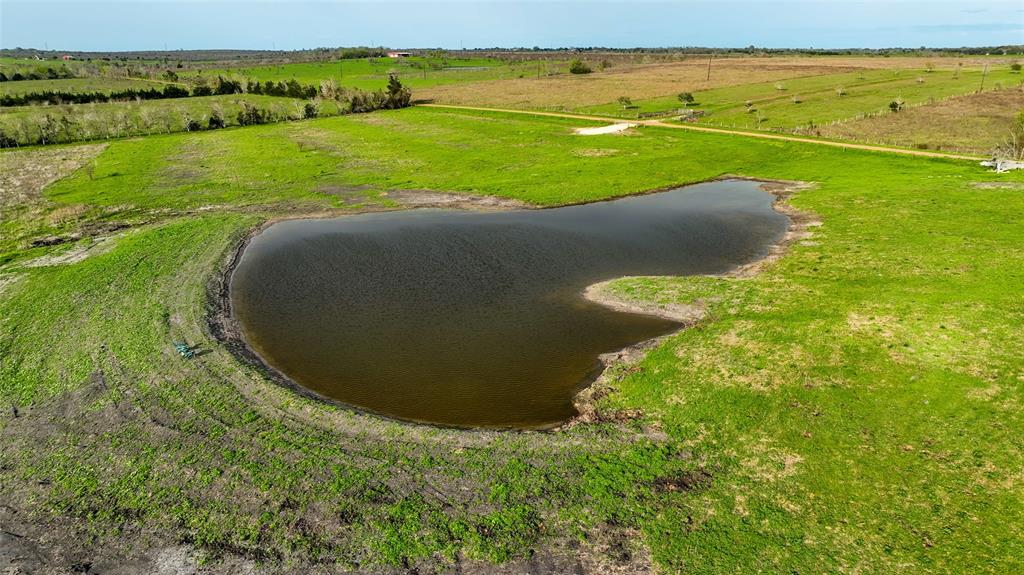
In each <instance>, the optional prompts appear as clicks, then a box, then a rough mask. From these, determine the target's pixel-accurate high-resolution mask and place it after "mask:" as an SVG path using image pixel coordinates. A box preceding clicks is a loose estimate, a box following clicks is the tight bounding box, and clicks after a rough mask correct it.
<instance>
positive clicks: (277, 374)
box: [206, 174, 819, 431]
mask: <svg viewBox="0 0 1024 575" xmlns="http://www.w3.org/2000/svg"><path fill="white" fill-rule="evenodd" d="M722 180H745V181H753V182H760V183H761V186H760V187H761V190H762V191H764V192H767V193H769V194H771V195H772V196H773V197H774V201H773V203H772V209H774V210H775V211H776V212H778V213H781V214H783V215H785V216H787V217H788V219H789V225H788V227H787V230H786V232H785V234H784V235H783V237H782V239H780V240H779V241H777V242H775V243H773V244H771V245H770V246H768V253H767V254H766V255H765V256H764V257H761V258H758V259H756V260H754V261H752V262H748V263H746V264H741V265H739V266H737V267H736V268H734V269H732V270H730V271H727V272H725V273H722V274H716V276H715V277H737V278H743V277H751V276H754V275H756V274H757V273H758V272H759V271H760V270H761V269H762V268H763V267H765V266H766V265H768V264H769V263H771V262H774V261H776V260H778V259H779V258H780V257H782V256H783V255H784V254H785V253H786V251H787V250H788V248H789V246H790V245H792V243H793V242H795V241H797V240H800V239H804V238H807V237H809V236H810V232H809V228H811V227H813V226H815V225H819V222H818V220H817V219H816V218H815V217H814V216H812V215H811V214H809V213H806V212H802V211H800V210H797V209H796V208H794V207H792V206H791V205H789V204H788V203H787V202H786V200H787V199H788V198H789V197H790V196H791V195H793V194H794V193H796V192H798V191H801V190H805V189H808V188H810V187H812V184H810V183H807V182H797V181H785V180H767V179H761V178H751V177H746V176H738V175H731V174H724V175H721V176H717V177H715V178H710V179H707V180H702V181H698V182H690V183H685V184H674V185H670V186H663V187H659V188H654V189H650V190H645V191H643V192H639V193H636V194H628V195H623V196H613V197H609V198H601V199H598V200H593V201H585V202H574V203H567V204H559V205H555V206H533V205H530V204H527V203H525V202H520V201H518V200H512V199H507V198H499V197H495V196H483V195H481V196H475V195H469V194H465V195H463V194H452V193H441V192H434V191H428V190H423V191H417V190H407V191H404V192H400V193H399V194H401V193H405V194H412V196H409V197H408V199H409V200H411V201H408V202H403V204H402V205H401V206H400V207H397V208H392V207H383V206H381V207H373V208H365V209H358V210H351V209H349V210H323V211H318V212H309V213H303V214H287V215H281V216H274V217H270V218H268V219H267V220H265V221H264V222H262V223H260V224H259V225H257V226H255V227H253V228H251V229H249V230H248V231H246V232H245V233H243V234H241V236H240V238H239V239H238V240H236V241H237V243H234V244H233V245H231V246H230V247H229V248H228V249H227V250H226V254H225V256H224V258H223V259H222V264H221V265H220V266H219V267H218V269H216V270H215V271H214V273H213V275H212V276H211V278H210V280H209V281H208V282H207V287H206V295H207V297H206V328H207V331H208V334H209V335H210V337H212V338H213V339H215V340H216V341H217V342H219V343H220V344H221V345H223V346H224V347H225V348H226V349H227V350H228V351H229V352H230V353H231V354H232V355H233V356H234V357H235V358H236V359H237V360H238V361H239V362H241V363H242V364H243V365H245V366H248V367H250V368H253V369H255V370H256V371H257V372H259V373H260V374H262V375H263V376H264V377H266V378H267V379H269V380H270V381H272V382H273V383H275V384H277V385H278V386H280V387H283V388H285V389H288V390H290V391H292V392H294V393H296V394H297V395H299V396H301V397H305V398H308V399H312V400H315V401H317V402H321V403H324V404H327V405H331V406H334V407H338V408H341V409H344V410H347V411H351V412H355V413H360V414H367V415H372V416H374V417H379V418H382V419H385V420H388V421H393V422H398V423H403V424H406V425H425V426H430V427H435V428H441V429H458V430H463V431H557V430H563V429H568V428H570V427H573V426H575V425H579V424H583V423H600V422H605V421H612V420H617V419H621V418H619V417H612V418H607V417H602V416H601V414H599V413H598V411H597V409H596V401H597V400H598V399H600V398H601V397H603V396H604V395H607V394H608V393H609V392H611V391H612V390H613V389H614V386H613V385H612V380H613V376H612V373H611V372H612V371H613V370H614V368H616V367H618V366H620V365H624V364H627V365H628V364H632V363H636V362H638V361H640V360H641V359H643V357H644V356H645V355H646V353H647V351H648V350H650V349H653V348H654V347H657V346H658V345H659V344H661V343H662V342H664V341H665V340H667V339H669V338H671V337H673V336H675V335H677V334H678V333H680V332H681V331H682V330H684V329H687V328H690V327H692V326H694V325H695V324H697V323H698V322H700V321H701V320H702V319H704V317H705V313H704V306H703V304H702V303H700V302H694V303H693V304H690V305H672V306H662V305H658V304H654V303H650V304H645V303H643V302H634V301H626V300H623V299H621V298H618V297H616V296H614V295H612V294H611V293H609V292H608V290H606V289H605V288H606V287H607V286H608V285H609V284H610V283H612V282H615V281H618V280H621V279H624V278H625V277H630V276H622V277H618V278H613V279H610V280H606V281H603V282H599V283H596V284H593V285H591V286H588V287H587V288H586V289H585V290H584V293H583V296H584V297H585V298H587V299H589V300H590V301H593V302H595V303H598V304H601V305H604V306H607V307H610V308H612V309H615V310H618V311H625V312H629V313H639V314H646V315H656V316H659V317H663V318H666V319H670V320H673V321H676V322H679V324H680V326H679V328H678V329H675V330H672V331H671V332H669V333H666V334H664V335H661V336H658V337H655V338H652V339H648V340H644V341H642V342H638V343H636V344H633V345H630V346H627V347H625V348H623V349H621V350H618V351H615V352H610V353H605V354H602V355H600V356H599V358H598V359H599V364H598V365H597V366H596V367H595V370H594V372H593V373H592V374H591V376H590V377H588V378H586V379H584V380H583V381H582V382H580V385H579V386H578V387H577V388H576V391H575V392H574V396H573V405H574V407H575V408H576V411H577V415H575V416H574V417H572V418H570V419H568V420H566V421H564V422H561V423H558V424H555V425H547V426H539V427H533V428H529V427H527V428H520V427H477V426H457V425H444V424H438V423H435V422H429V421H416V420H411V419H402V418H396V417H392V416H390V415H387V414H384V413H380V412H377V411H374V410H370V409H366V408H362V407H358V406H355V405H351V404H348V403H344V402H342V401H338V400H336V399H332V398H330V397H326V396H324V395H321V394H319V393H317V392H315V391H312V390H310V389H308V388H306V387H304V386H302V385H300V384H298V383H296V382H295V381H293V380H292V379H291V378H289V377H288V376H287V375H285V374H284V373H283V372H281V371H280V370H278V369H276V368H274V367H273V366H271V365H270V364H268V363H267V362H266V361H265V360H264V359H263V358H262V357H261V356H260V355H259V354H258V353H256V351H255V350H253V349H252V347H251V346H249V344H248V343H247V342H246V341H245V339H244V337H243V336H242V330H241V327H240V325H239V324H238V321H237V319H236V318H235V317H234V314H233V312H232V307H231V277H232V275H233V274H234V271H235V268H236V267H237V266H238V263H239V262H240V261H241V258H242V254H243V253H244V252H245V249H246V248H247V247H248V246H249V243H250V242H251V241H252V239H253V238H255V237H256V236H258V235H259V234H260V233H262V232H263V231H264V230H266V229H267V228H268V227H270V226H272V225H274V224H276V223H279V222H282V221H287V220H297V219H319V218H325V219H326V218H337V217H344V216H346V215H357V214H360V213H369V212H388V211H400V210H402V211H404V210H410V209H421V208H446V209H460V210H477V211H506V210H514V209H530V210H545V209H557V208H563V207H567V206H573V205H582V204H591V203H600V202H610V201H615V200H619V199H623V198H627V197H635V196H642V195H649V194H656V193H661V192H665V191H669V190H675V189H679V188H684V187H688V186H693V185H697V184H703V183H708V182H716V181H722ZM420 194H422V195H425V196H426V201H422V198H415V197H414V196H415V195H420ZM666 277H686V276H666Z"/></svg>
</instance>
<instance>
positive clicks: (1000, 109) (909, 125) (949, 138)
mask: <svg viewBox="0 0 1024 575" xmlns="http://www.w3.org/2000/svg"><path fill="white" fill-rule="evenodd" d="M1021 113H1024V90H1021V89H1020V88H1010V89H1004V90H993V91H991V92H984V93H981V94H971V95H968V96H959V97H955V98H948V99H946V100H943V101H941V102H936V103H934V104H927V105H924V106H915V107H912V108H909V109H907V110H904V111H902V112H900V113H899V114H882V115H878V116H873V117H870V118H864V119H861V120H853V121H849V122H842V123H838V124H831V125H827V126H822V127H821V128H820V133H821V135H822V136H825V137H828V138H836V139H841V140H855V141H861V142H876V143H881V144H888V145H896V146H905V147H915V148H922V149H932V150H950V151H957V152H972V153H979V154H987V153H989V152H991V150H992V149H994V148H995V147H996V146H998V145H1000V144H1002V143H1003V142H1005V141H1006V140H1007V139H1008V138H1009V137H1010V130H1011V128H1012V126H1013V123H1014V121H1015V120H1016V118H1018V117H1019V115H1020V114H1021Z"/></svg>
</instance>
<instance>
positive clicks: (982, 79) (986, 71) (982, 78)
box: [978, 62, 988, 92]
mask: <svg viewBox="0 0 1024 575" xmlns="http://www.w3.org/2000/svg"><path fill="white" fill-rule="evenodd" d="M985 76H988V63H987V62H986V63H985V69H984V70H982V71H981V87H980V88H978V92H981V91H982V90H984V89H985Z"/></svg>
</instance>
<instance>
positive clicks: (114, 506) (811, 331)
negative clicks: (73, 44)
mask: <svg viewBox="0 0 1024 575" xmlns="http://www.w3.org/2000/svg"><path fill="white" fill-rule="evenodd" d="M585 125H592V123H588V122H581V121H579V120H571V119H559V118H538V117H528V116H522V115H512V114H501V113H490V112H468V111H453V110H440V109H427V108H413V109H408V110H401V111H390V112H378V113H374V114H365V115H352V116H343V117H336V118H325V119H317V120H311V121H304V122H297V123H288V124H284V123H282V124H274V125H266V126H255V127H250V128H245V129H229V130H218V131H209V132H202V133H194V134H172V135H156V136H150V137H147V138H139V139H129V140H119V141H114V142H111V143H110V144H107V145H95V146H89V147H55V148H45V149H32V150H20V151H6V152H3V153H0V162H2V164H0V167H2V168H3V169H2V170H0V173H3V174H4V175H5V177H6V176H7V175H9V174H18V175H19V177H18V178H15V179H14V180H10V181H9V180H6V179H5V180H4V185H3V193H4V194H5V195H9V194H17V198H18V199H17V202H16V203H15V204H14V205H16V206H17V207H16V208H14V209H11V210H5V215H4V222H3V227H2V228H0V230H2V232H3V233H2V234H0V253H2V255H0V286H2V288H0V318H3V320H2V321H0V349H3V351H4V361H3V362H0V400H2V401H3V403H4V404H6V405H11V406H15V407H16V408H17V410H18V413H19V416H18V417H2V418H0V441H2V443H3V445H4V446H5V449H4V450H0V489H2V491H3V493H4V494H5V501H4V505H5V507H3V508H2V509H0V513H3V514H4V515H2V517H3V518H4V519H5V528H6V529H10V530H12V531H14V532H17V533H19V535H23V536H25V537H29V538H37V539H38V538H42V537H43V536H44V535H45V541H46V544H47V545H48V546H49V547H48V549H47V551H48V552H50V553H52V554H53V556H59V557H81V556H84V555H88V556H89V557H90V559H91V561H92V563H93V565H94V566H95V568H96V570H97V571H100V570H101V567H102V566H103V565H105V564H107V565H113V564H121V563H123V562H125V561H127V560H131V559H138V558H139V557H141V555H140V554H143V553H144V551H143V550H144V549H147V548H164V546H177V545H182V544H184V545H186V546H187V547H188V548H189V549H198V550H199V552H200V554H201V555H202V558H203V560H204V562H205V567H204V568H209V569H212V570H217V569H220V570H222V571H225V572H227V571H229V570H231V569H235V568H236V567H238V566H239V564H240V563H241V564H242V566H243V567H246V568H248V567H250V566H253V564H254V563H256V562H260V563H263V564H265V565H268V566H269V567H270V569H271V570H275V569H279V570H288V571H316V570H330V569H364V570H369V571H375V570H383V569H389V568H390V569H403V570H410V569H419V570H420V571H421V572H422V571H429V570H442V569H451V570H455V569H462V570H464V571H471V570H473V569H475V568H478V567H479V564H478V563H477V562H481V561H513V562H518V563H517V564H516V566H513V567H510V570H511V571H513V572H514V571H516V570H519V571H526V570H527V569H528V568H530V567H529V566H530V564H531V563H529V562H530V561H533V562H537V561H546V560H548V559H549V558H551V557H562V558H568V559H565V561H567V563H566V565H568V567H566V569H571V568H572V565H576V563H575V562H576V561H580V562H585V563H586V564H587V565H601V566H603V568H604V569H606V570H610V569H613V568H614V569H618V570H620V571H623V572H646V571H650V570H652V569H658V570H661V571H664V572H687V573H723V572H749V571H756V570H760V571H765V572H874V573H894V572H906V573H910V572H914V573H918V572H957V571H959V572H978V573H981V572H985V573H1011V572H1019V571H1021V570H1022V569H1024V564H1022V557H1024V546H1022V545H1024V544H1022V541H1024V539H1022V538H1021V533H1020V527H1019V526H1020V525H1022V524H1024V505H1022V504H1021V501H1024V481H1022V480H1021V476H1020V469H1021V461H1022V459H1024V443H1022V440H1021V437H1020V434H1019V433H1018V430H1019V429H1021V427H1022V425H1024V415H1022V411H1021V409H1020V405H1021V401H1022V400H1024V396H1022V394H1024V390H1022V387H1021V380H1022V378H1024V357H1022V356H1021V354H1020V353H1019V346H1018V345H1017V343H1018V342H1019V341H1021V340H1022V338H1024V304H1022V302H1024V297H1022V296H1024V294H1022V291H1021V290H1022V287H1021V286H1022V285H1024V276H1022V271H1021V270H1024V251H1022V249H1021V246H1022V245H1024V226H1022V223H1021V221H1020V218H1019V217H1017V214H1019V213H1021V211H1022V210H1024V174H1021V173H1019V172H1018V173H1011V174H1006V175H996V174H994V173H992V172H990V171H986V170H984V169H982V168H981V167H979V166H978V165H977V164H976V163H974V162H963V161H952V160H940V159H925V158H917V157H906V156H899V155H892V154H884V153H877V152H865V151H854V150H843V149H839V148H830V147H823V146H817V145H813V144H803V143H792V142H781V141H767V140H758V139H751V138H744V137H742V136H736V135H723V134H707V133H693V132H687V131H682V130H672V129H667V128H657V127H643V128H639V129H635V130H632V131H630V132H627V133H624V134H611V135H602V136H578V135H575V134H574V133H573V128H577V127H580V126H585ZM55 154H56V156H55ZM724 174H733V175H744V176H749V177H758V178H772V179H781V180H796V181H802V182H808V183H809V184H810V187H807V188H805V189H803V190H802V191H799V192H797V193H796V194H795V195H794V196H792V197H791V198H790V199H788V200H786V202H787V205H789V206H791V207H792V208H795V209H797V210H800V211H801V213H803V214H804V219H802V220H801V221H802V223H803V224H804V225H805V226H806V227H805V228H804V229H803V230H802V231H803V232H805V234H804V235H801V236H800V237H798V238H797V239H796V241H794V243H792V244H791V245H790V246H789V248H788V251H787V252H786V254H785V255H784V256H783V257H782V258H781V259H778V260H777V261H775V262H774V263H772V264H770V265H768V266H767V267H765V268H764V269H763V270H762V271H761V272H760V274H758V275H756V276H753V277H750V278H745V279H740V278H730V277H684V278H637V279H625V280H621V281H618V282H615V283H613V284H611V286H610V287H609V288H608V289H609V290H611V291H612V292H613V293H614V294H617V295H618V296H619V297H621V298H624V299H627V300H634V301H639V302H645V303H646V304H650V303H652V302H653V303H654V304H662V305H674V304H693V303H699V304H700V305H703V306H704V307H705V309H706V311H707V316H706V319H705V320H703V321H702V322H700V323H699V324H698V325H696V326H694V327H693V328H691V329H686V330H683V331H682V332H680V333H678V334H676V335H673V336H671V337H670V338H668V339H666V340H664V341H663V342H661V343H660V344H659V345H658V346H656V347H655V348H654V349H652V350H651V351H650V352H649V353H648V355H647V356H646V358H645V359H643V360H642V361H640V362H639V363H638V364H635V365H632V366H619V367H617V368H615V369H614V370H613V372H612V374H613V377H611V378H610V379H609V382H610V383H609V388H608V389H607V390H602V393H601V394H600V395H601V399H599V401H598V402H597V404H596V408H597V413H598V417H596V422H593V423H585V424H580V425H577V426H574V427H571V428H569V429H566V430H562V431H559V432H555V433H517V434H505V433H500V432H474V433H466V432H459V431H454V430H444V429H433V428H425V427H421V426H415V425H407V424H401V423H396V422H392V421H387V420H383V419H379V418H376V417H372V416H367V415H361V414H357V413H354V412H351V411H348V410H344V409H339V408H335V407H331V406H328V405H323V404H320V403H317V402H314V401H311V400H307V399H304V398H301V397H299V396H296V395H295V394H293V393H292V392H291V391H289V390H286V389H283V388H280V387H277V386H275V385H274V384H272V383H271V382H269V381H268V380H267V379H266V378H265V377H264V376H263V375H262V374H260V373H259V372H258V371H255V370H253V369H250V368H248V367H246V366H244V365H243V364H241V363H240V362H239V361H238V360H237V359H236V358H235V357H234V356H233V355H231V353H229V352H228V351H227V350H226V349H225V348H224V347H222V346H221V345H220V344H219V343H218V342H217V341H216V340H215V339H213V338H212V337H211V336H210V335H209V332H208V330H207V320H206V314H207V313H208V311H207V310H208V306H209V300H208V292H207V290H208V288H209V286H210V282H211V280H214V281H215V280H216V278H218V277H219V273H220V271H221V270H222V266H223V264H224V262H225V259H226V257H227V256H228V254H230V253H231V251H232V249H233V248H234V246H236V245H237V243H238V242H239V241H240V240H241V239H242V238H243V237H244V236H245V234H246V233H247V232H248V231H249V230H251V229H252V228H254V227H255V226H258V225H259V224H260V223H262V222H265V221H266V220H268V219H270V218H280V217H294V216H298V215H302V214H316V215H327V214H343V213H349V212H354V211H359V210H366V209H391V208H395V207H399V206H400V203H399V202H397V201H396V200H395V199H394V198H395V197H396V196H395V195H394V192H395V190H405V191H406V193H413V194H415V193H416V192H412V191H414V190H421V191H422V190H434V191H446V192H455V193H461V194H467V195H493V196H500V197H505V198H515V199H520V200H524V201H527V202H530V203H532V204H536V205H538V206H551V205H559V204H566V203H575V202H581V201H593V200H601V199H606V198H610V197H615V196H621V195H626V194H634V193H639V192H644V191H649V190H653V189H659V188H664V187H667V186H674V185H679V184H683V183H687V182H695V181H701V180H706V179H709V178H714V177H718V176H722V175H724ZM21 175H24V176H21ZM29 175H39V177H38V178H31V177H28V176H29ZM54 179H56V181H55V182H54V183H52V184H50V185H48V186H46V185H44V184H45V183H46V182H47V181H49V180H54ZM806 233H810V234H812V235H806ZM41 239H47V241H42V242H40V241H38V240H41ZM174 341H186V342H188V343H189V344H191V345H196V346H198V347H199V349H201V350H202V355H200V356H199V357H197V358H195V359H193V360H184V359H182V358H180V357H178V356H177V354H176V352H175V350H174V347H173V346H172V343H173V342H174ZM605 392H607V393H605ZM11 510H13V511H11ZM76 560H77V559H76ZM139 560H142V559H139ZM70 563H71V561H68V564H70ZM652 565H653V566H652Z"/></svg>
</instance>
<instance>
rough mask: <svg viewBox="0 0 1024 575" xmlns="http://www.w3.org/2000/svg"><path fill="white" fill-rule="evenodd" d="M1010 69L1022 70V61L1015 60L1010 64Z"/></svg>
mask: <svg viewBox="0 0 1024 575" xmlns="http://www.w3.org/2000/svg"><path fill="white" fill-rule="evenodd" d="M1010 70H1012V71H1014V72H1020V62H1014V63H1013V64H1010Z"/></svg>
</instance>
